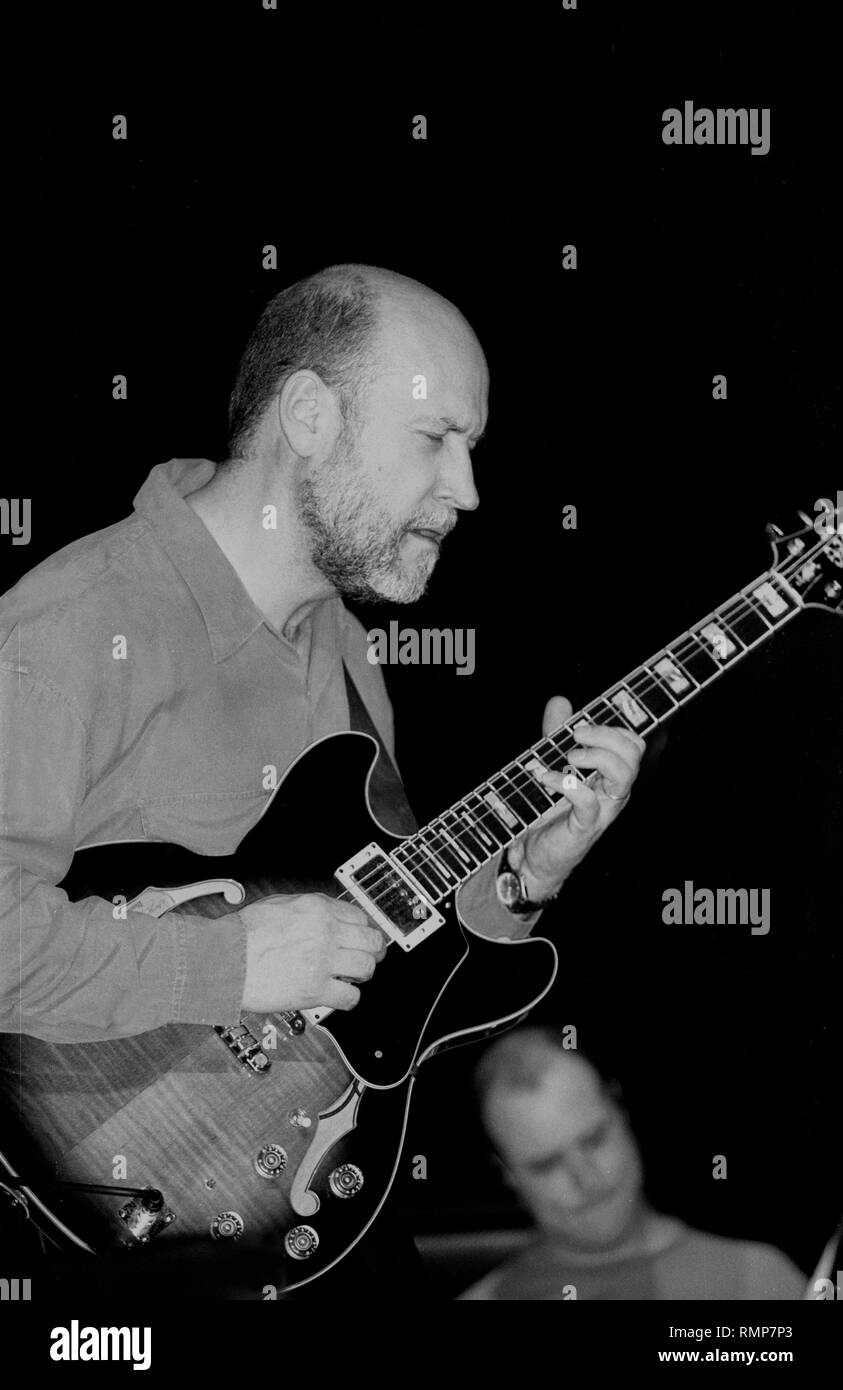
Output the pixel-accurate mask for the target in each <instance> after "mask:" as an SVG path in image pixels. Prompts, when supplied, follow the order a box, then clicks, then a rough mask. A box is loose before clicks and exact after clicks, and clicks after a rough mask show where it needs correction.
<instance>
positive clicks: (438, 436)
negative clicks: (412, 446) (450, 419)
mask: <svg viewBox="0 0 843 1390" xmlns="http://www.w3.org/2000/svg"><path fill="white" fill-rule="evenodd" d="M424 437H425V439H432V440H434V441H435V443H437V444H441V443H442V440H443V439H444V438H445V436H444V434H425V436H424Z"/></svg>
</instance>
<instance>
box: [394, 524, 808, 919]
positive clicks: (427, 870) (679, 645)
mask: <svg viewBox="0 0 843 1390" xmlns="http://www.w3.org/2000/svg"><path fill="white" fill-rule="evenodd" d="M800 550H801V551H802V552H803V553H801V554H800V553H799V552H798V551H794V552H793V554H794V557H795V558H794V559H793V562H792V564H788V565H786V566H785V567H784V570H780V569H779V568H774V569H770V570H768V571H767V572H766V573H764V574H762V575H760V576H759V578H757V579H755V580H754V581H753V582H752V583H751V584H748V585H747V586H746V588H745V589H742V590H741V591H740V592H739V593H737V594H734V595H733V596H732V597H731V598H730V599H728V600H727V601H726V603H723V604H721V606H720V607H719V608H717V609H715V611H714V612H712V613H709V614H708V615H707V616H706V617H705V618H703V619H702V620H701V621H700V622H698V623H695V624H694V625H693V627H690V628H689V629H688V630H687V631H686V632H683V633H682V635H681V637H678V638H677V639H676V640H675V641H674V642H671V643H670V644H669V645H668V646H666V647H663V648H662V649H661V651H658V652H656V653H655V655H653V656H652V657H650V658H649V659H648V660H647V661H645V662H643V663H642V664H641V665H640V666H637V667H636V668H635V670H634V671H631V672H630V673H629V674H628V675H626V676H624V677H623V679H622V680H620V681H617V682H616V683H615V684H614V685H612V686H610V687H609V688H608V689H607V690H606V691H605V692H604V693H603V694H602V695H600V696H599V697H598V698H597V699H596V700H593V701H592V702H591V703H590V704H588V705H585V706H584V707H583V708H582V709H580V710H578V711H577V712H576V713H575V714H573V715H572V716H571V718H570V719H568V720H566V721H565V723H564V724H561V725H560V726H559V728H558V729H555V730H554V731H553V733H551V734H548V735H546V736H545V737H544V738H542V739H540V740H539V742H538V743H534V744H533V745H532V746H531V747H530V748H528V749H527V750H526V752H524V753H522V754H521V755H520V756H519V757H517V758H514V759H513V760H512V762H510V763H507V765H506V766H505V767H503V768H501V770H500V771H499V772H498V773H496V774H495V775H494V776H493V777H490V778H488V779H487V781H485V782H483V783H482V784H481V785H480V786H479V787H476V788H475V790H474V791H473V792H471V793H470V794H469V795H468V796H466V797H463V798H462V800H460V801H458V802H456V803H455V804H454V805H453V806H451V807H450V808H449V809H448V810H447V811H445V812H443V814H442V815H439V816H437V817H436V819H435V820H433V821H431V822H430V824H429V825H426V826H424V827H423V828H422V829H421V830H419V831H418V832H417V833H416V834H415V835H413V836H411V837H410V838H409V839H408V840H405V841H403V842H402V844H401V845H400V846H399V848H398V849H396V850H394V851H393V853H392V858H393V859H395V860H397V861H398V862H399V863H400V864H402V865H403V867H404V868H405V869H406V870H407V871H408V872H409V873H410V874H412V876H413V877H414V879H415V880H416V882H417V883H418V884H419V885H420V887H421V888H423V890H424V892H425V895H426V896H427V897H428V898H429V899H430V900H431V901H432V902H434V903H438V902H441V901H442V900H443V899H444V898H446V897H447V896H448V894H450V893H451V892H453V891H454V889H455V888H457V887H459V886H460V884H462V883H464V882H465V881H466V880H467V879H469V878H470V877H471V875H472V874H474V873H476V871H477V869H478V868H481V867H482V866H483V865H484V864H486V863H488V862H489V860H490V859H492V858H494V857H496V856H497V855H499V854H500V853H501V851H502V850H503V849H504V848H506V847H507V846H508V845H510V844H512V843H513V841H514V840H516V839H517V838H518V836H519V835H521V834H522V833H523V831H524V830H526V829H528V828H529V827H530V826H531V825H534V824H535V823H536V821H538V820H539V819H540V818H541V816H543V815H544V814H545V813H546V812H547V811H548V810H550V809H551V807H553V806H555V805H556V804H557V803H558V802H559V801H561V800H562V793H561V792H556V791H552V790H550V789H549V788H547V787H546V786H544V785H543V784H542V782H540V781H539V779H538V777H537V776H536V774H537V773H538V774H541V772H542V770H543V769H549V770H552V771H555V772H559V771H562V770H563V769H564V770H565V771H567V772H570V773H572V774H573V775H574V776H575V777H577V778H579V780H581V781H586V780H588V774H583V773H582V772H580V771H579V770H578V769H576V768H574V767H571V766H570V765H569V764H568V755H569V754H570V752H571V751H572V750H573V749H574V748H576V747H578V746H579V745H578V744H577V741H576V739H575V737H574V734H573V731H574V729H576V728H577V726H578V725H581V724H592V723H600V724H614V725H616V726H619V727H622V728H627V729H631V730H632V731H633V732H634V733H637V734H642V735H643V734H647V733H650V732H651V731H652V730H653V729H655V728H656V727H657V726H658V725H660V724H662V723H664V721H665V720H667V719H669V718H670V716H671V715H672V714H673V713H675V711H676V710H678V709H680V708H682V707H683V706H684V705H685V704H687V703H688V701H689V700H692V699H693V698H694V696H695V695H697V694H699V692H700V691H701V690H704V689H706V688H707V687H708V686H710V685H711V684H713V682H714V681H715V680H717V678H718V676H721V675H723V673H724V672H725V671H726V670H728V669H730V668H731V667H733V666H735V665H737V663H738V662H739V661H740V660H741V658H742V657H744V656H746V655H747V654H748V653H749V652H751V651H753V650H754V649H755V648H756V647H758V646H760V645H761V643H762V642H765V641H766V640H767V638H768V637H771V636H772V635H773V633H775V632H778V631H779V629H780V628H782V627H784V626H785V625H786V624H787V623H788V622H789V621H790V620H791V619H792V618H794V617H795V616H796V614H797V613H799V612H800V611H801V609H802V608H803V606H804V604H803V599H802V596H801V594H800V592H799V588H800V587H802V584H803V576H805V580H804V582H805V583H807V582H808V581H809V580H810V579H812V578H813V574H812V573H811V565H812V561H811V559H810V555H811V552H810V551H809V550H807V549H806V548H805V546H804V545H803V546H801V547H800ZM796 556H798V558H796ZM785 571H788V572H785ZM591 775H592V776H593V774H591Z"/></svg>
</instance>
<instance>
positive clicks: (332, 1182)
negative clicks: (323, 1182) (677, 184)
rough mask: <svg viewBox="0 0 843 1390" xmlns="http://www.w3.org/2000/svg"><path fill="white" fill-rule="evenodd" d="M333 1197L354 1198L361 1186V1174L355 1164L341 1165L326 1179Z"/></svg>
mask: <svg viewBox="0 0 843 1390" xmlns="http://www.w3.org/2000/svg"><path fill="white" fill-rule="evenodd" d="M328 1186H329V1187H330V1189H331V1191H332V1192H333V1194H334V1196H335V1197H356V1196H357V1193H358V1192H359V1191H360V1189H361V1187H362V1186H363V1174H362V1172H361V1170H360V1169H359V1168H358V1167H357V1164H356V1163H341V1164H340V1166H339V1168H335V1169H334V1171H333V1173H332V1174H331V1176H330V1177H329V1178H328Z"/></svg>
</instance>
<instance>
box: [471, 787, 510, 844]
mask: <svg viewBox="0 0 843 1390" xmlns="http://www.w3.org/2000/svg"><path fill="white" fill-rule="evenodd" d="M462 805H463V806H464V807H465V809H466V811H467V812H468V814H469V815H470V816H471V821H472V825H473V826H474V827H475V834H476V835H477V836H478V838H479V839H480V840H481V841H482V843H483V844H484V845H487V846H488V853H489V854H490V855H492V854H494V853H495V851H496V850H498V849H500V848H501V846H502V845H508V844H509V842H510V840H511V838H512V836H511V835H507V833H506V830H505V829H504V827H503V825H502V823H501V822H500V821H499V820H498V819H497V817H496V816H494V815H493V814H492V812H491V811H490V810H489V808H488V806H487V805H486V803H485V801H481V799H480V797H479V796H477V795H476V793H474V792H472V793H471V795H470V796H467V797H466V798H465V800H464V801H463V802H462Z"/></svg>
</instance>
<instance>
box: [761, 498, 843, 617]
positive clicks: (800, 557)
mask: <svg viewBox="0 0 843 1390" xmlns="http://www.w3.org/2000/svg"><path fill="white" fill-rule="evenodd" d="M798 516H799V521H800V525H799V527H798V529H797V530H795V531H791V532H790V533H788V534H784V533H783V532H782V531H781V530H780V528H779V527H778V526H774V525H770V526H768V527H767V535H768V536H769V537H770V540H771V541H772V544H773V552H774V554H775V557H776V563H775V566H774V568H775V569H776V570H777V571H778V573H779V574H781V575H782V576H783V578H785V579H786V580H787V582H788V584H789V585H790V587H791V589H795V590H796V592H797V593H798V594H799V595H800V596H801V598H802V601H803V603H804V605H805V607H806V608H823V609H825V610H826V612H832V613H840V614H843V492H838V494H837V503H836V505H835V503H834V502H833V501H832V500H831V498H830V497H818V498H817V500H816V502H815V503H814V515H813V516H809V515H808V513H807V512H799V513H798Z"/></svg>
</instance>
